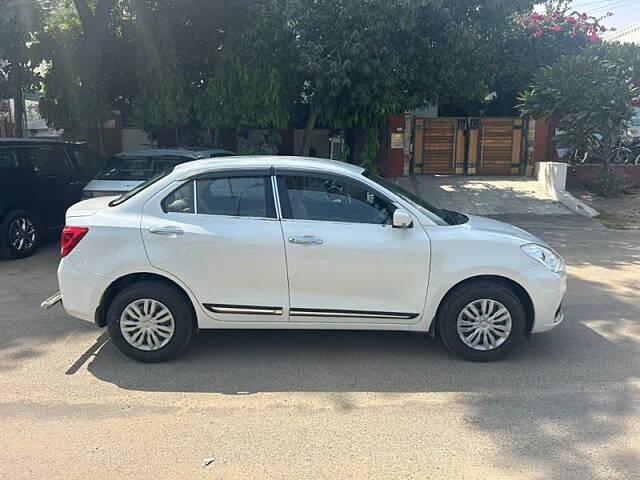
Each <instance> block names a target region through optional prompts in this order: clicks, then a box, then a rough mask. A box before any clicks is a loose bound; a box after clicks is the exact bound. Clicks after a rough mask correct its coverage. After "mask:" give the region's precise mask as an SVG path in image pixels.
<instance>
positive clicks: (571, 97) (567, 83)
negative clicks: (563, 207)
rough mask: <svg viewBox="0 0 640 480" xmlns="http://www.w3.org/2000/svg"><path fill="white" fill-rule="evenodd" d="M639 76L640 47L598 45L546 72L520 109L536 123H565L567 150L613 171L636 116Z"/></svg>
mask: <svg viewBox="0 0 640 480" xmlns="http://www.w3.org/2000/svg"><path fill="white" fill-rule="evenodd" d="M639 73H640V49H639V48H638V47H636V46H632V45H619V44H599V45H595V46H593V47H590V48H589V49H587V50H585V51H584V52H583V53H581V54H578V55H574V56H567V57H562V58H561V59H560V60H559V61H558V62H557V63H556V64H554V65H553V66H551V67H547V68H544V69H543V70H542V71H540V72H539V74H538V75H537V76H536V77H535V81H534V83H533V86H532V88H531V90H529V91H527V92H525V93H524V94H523V95H522V97H521V98H520V109H521V111H522V113H523V114H524V115H527V116H531V117H535V118H539V117H557V118H559V122H560V123H559V129H560V130H561V131H562V132H563V138H562V140H563V142H564V144H566V145H571V146H573V147H575V148H582V149H584V150H586V151H588V152H589V153H591V154H592V155H593V156H601V157H602V158H603V159H604V162H605V166H607V168H608V165H609V163H610V160H611V158H612V156H613V155H614V154H615V148H614V146H615V143H616V142H617V141H618V139H619V137H620V135H621V134H622V132H623V131H624V128H625V126H626V124H627V122H628V121H629V119H630V118H631V117H632V116H633V112H634V110H633V104H634V101H637V99H638V96H639V94H640V92H639V90H638V88H637V87H636V86H635V85H634V81H635V80H636V79H637V78H638V74H639Z"/></svg>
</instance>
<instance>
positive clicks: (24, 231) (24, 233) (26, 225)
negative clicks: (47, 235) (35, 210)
mask: <svg viewBox="0 0 640 480" xmlns="http://www.w3.org/2000/svg"><path fill="white" fill-rule="evenodd" d="M35 242H36V226H35V224H34V223H33V220H31V219H30V218H26V217H18V218H16V219H15V220H13V221H12V222H11V224H10V225H9V244H10V245H11V248H13V249H14V250H15V251H16V252H18V253H23V252H26V251H28V250H30V249H32V248H33V246H34V245H35Z"/></svg>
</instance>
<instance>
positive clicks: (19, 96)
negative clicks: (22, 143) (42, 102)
mask: <svg viewBox="0 0 640 480" xmlns="http://www.w3.org/2000/svg"><path fill="white" fill-rule="evenodd" d="M13 108H14V110H15V120H16V136H17V137H23V136H24V131H25V116H24V95H23V92H22V82H21V81H20V77H18V78H17V79H16V93H15V96H14V98H13Z"/></svg>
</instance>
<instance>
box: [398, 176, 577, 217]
mask: <svg viewBox="0 0 640 480" xmlns="http://www.w3.org/2000/svg"><path fill="white" fill-rule="evenodd" d="M396 182H397V183H398V184H399V185H402V186H403V187H404V188H407V189H409V190H410V191H412V192H414V193H416V194H418V195H420V196H421V197H422V198H424V199H425V200H426V201H428V202H430V203H432V204H433V205H436V206H438V207H441V208H446V209H449V210H457V211H459V212H464V213H471V214H475V215H502V214H531V215H565V214H571V211H570V210H569V209H567V208H566V207H565V206H564V205H562V204H561V203H559V202H557V201H555V200H553V199H552V198H551V197H549V196H548V195H547V194H546V193H545V192H544V191H543V190H542V189H541V188H540V186H539V185H538V182H537V181H536V180H534V179H533V178H531V177H462V176H452V175H437V176H431V175H414V176H411V177H408V178H398V179H396Z"/></svg>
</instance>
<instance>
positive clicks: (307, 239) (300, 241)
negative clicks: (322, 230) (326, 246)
mask: <svg viewBox="0 0 640 480" xmlns="http://www.w3.org/2000/svg"><path fill="white" fill-rule="evenodd" d="M289 243H295V244H296V245H322V244H323V243H324V240H322V239H321V238H319V237H315V236H313V235H303V236H301V237H289Z"/></svg>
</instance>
